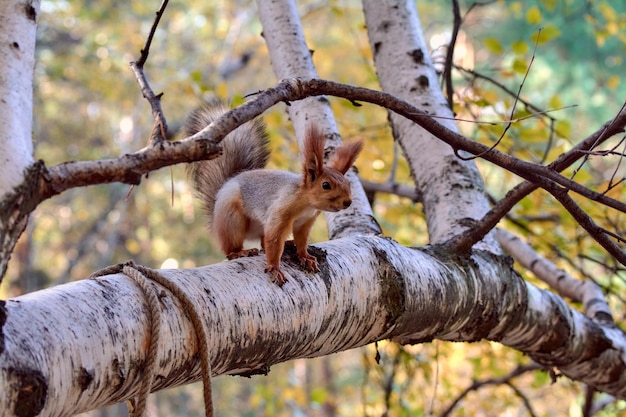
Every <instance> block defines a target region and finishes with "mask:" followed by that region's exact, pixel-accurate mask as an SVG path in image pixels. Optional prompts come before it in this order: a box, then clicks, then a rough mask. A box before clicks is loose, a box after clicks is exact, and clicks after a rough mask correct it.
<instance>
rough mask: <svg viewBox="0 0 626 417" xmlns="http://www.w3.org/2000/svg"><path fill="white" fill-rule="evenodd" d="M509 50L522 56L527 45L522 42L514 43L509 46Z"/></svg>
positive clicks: (526, 49) (526, 50)
mask: <svg viewBox="0 0 626 417" xmlns="http://www.w3.org/2000/svg"><path fill="white" fill-rule="evenodd" d="M511 50H512V51H513V52H515V53H516V54H517V55H524V54H525V53H526V52H528V44H527V43H526V42H524V41H516V42H513V44H512V45H511Z"/></svg>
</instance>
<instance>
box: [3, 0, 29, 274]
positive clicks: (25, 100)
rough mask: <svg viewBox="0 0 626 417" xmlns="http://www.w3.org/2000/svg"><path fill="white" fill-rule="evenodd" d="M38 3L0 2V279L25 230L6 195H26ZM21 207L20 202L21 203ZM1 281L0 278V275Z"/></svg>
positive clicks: (23, 218)
mask: <svg viewBox="0 0 626 417" xmlns="http://www.w3.org/2000/svg"><path fill="white" fill-rule="evenodd" d="M38 14H39V1H38V0H35V1H28V2H26V1H22V0H6V1H2V2H0V97H1V98H2V99H0V149H2V151H1V153H0V277H2V276H3V275H4V273H5V271H6V269H7V264H8V262H9V258H10V257H11V252H12V251H13V248H14V247H15V244H16V243H17V239H18V237H19V236H20V235H21V234H22V232H23V231H24V229H25V228H26V223H27V221H28V211H25V210H24V208H23V207H17V206H16V205H15V204H9V202H8V201H7V200H6V197H7V196H9V195H12V196H15V195H17V194H20V193H24V195H23V196H22V197H21V198H20V201H21V203H24V201H25V200H26V201H27V200H28V198H29V193H27V192H25V190H26V189H27V187H24V186H22V187H21V188H18V186H19V185H21V184H23V183H24V181H25V179H26V178H27V177H28V176H27V174H26V172H27V169H28V168H29V167H30V166H31V165H32V164H33V161H34V159H33V139H32V126H33V123H32V118H33V71H34V69H35V35H36V29H37V17H38ZM22 205H23V206H25V205H26V204H22ZM0 282H1V279H0Z"/></svg>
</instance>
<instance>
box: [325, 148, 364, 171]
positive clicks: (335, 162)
mask: <svg viewBox="0 0 626 417" xmlns="http://www.w3.org/2000/svg"><path fill="white" fill-rule="evenodd" d="M362 149H363V140H357V141H353V142H349V143H344V144H342V145H341V146H340V147H338V148H337V149H336V150H335V153H334V154H333V156H332V157H331V159H330V162H329V163H328V166H329V167H331V168H334V169H336V170H337V171H339V172H341V173H342V174H345V173H346V172H348V170H349V169H350V167H351V166H352V165H353V164H354V161H356V158H357V157H358V156H359V153H360V152H361V150H362Z"/></svg>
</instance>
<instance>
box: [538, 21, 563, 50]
mask: <svg viewBox="0 0 626 417" xmlns="http://www.w3.org/2000/svg"><path fill="white" fill-rule="evenodd" d="M537 35H539V39H538V40H537ZM559 36H561V31H560V30H559V28H557V27H556V26H554V25H546V26H544V27H543V28H542V29H541V31H539V32H537V33H535V34H534V35H533V36H532V40H533V42H537V44H539V45H542V44H544V43H546V42H548V41H551V40H552V39H554V38H558V37H559Z"/></svg>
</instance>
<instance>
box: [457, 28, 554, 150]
mask: <svg viewBox="0 0 626 417" xmlns="http://www.w3.org/2000/svg"><path fill="white" fill-rule="evenodd" d="M542 29H543V28H539V33H537V39H536V40H535V47H534V49H533V54H532V56H531V57H530V62H529V63H528V67H527V68H526V73H525V74H524V78H522V82H521V83H520V85H519V88H518V90H517V94H515V98H514V100H513V106H511V115H510V116H509V122H508V123H507V124H506V126H505V127H504V130H503V131H502V133H501V134H500V137H499V138H498V140H496V143H494V144H493V145H491V147H490V148H489V149H487V150H485V151H483V152H482V153H480V154H477V155H476V154H475V155H472V156H463V155H461V154H460V153H459V152H458V151H457V150H456V149H455V154H456V156H457V158H459V159H462V160H464V161H470V160H473V159H476V158H482V157H483V155H484V154H485V153H487V152H490V151H492V150H494V149H495V148H497V147H498V145H499V144H500V142H502V139H503V138H504V136H505V135H506V132H508V131H509V129H510V128H511V126H512V125H513V120H515V119H513V116H514V115H515V110H516V109H517V103H518V102H519V97H520V95H521V94H522V88H524V84H525V83H526V79H527V78H528V74H530V69H531V68H532V65H533V62H535V54H536V53H537V45H538V44H539V35H541V31H542Z"/></svg>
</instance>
